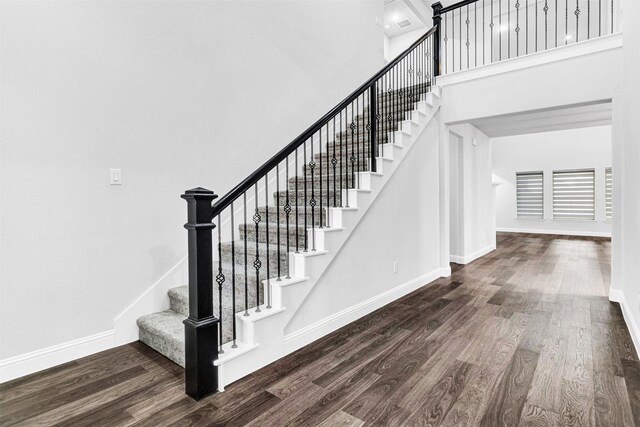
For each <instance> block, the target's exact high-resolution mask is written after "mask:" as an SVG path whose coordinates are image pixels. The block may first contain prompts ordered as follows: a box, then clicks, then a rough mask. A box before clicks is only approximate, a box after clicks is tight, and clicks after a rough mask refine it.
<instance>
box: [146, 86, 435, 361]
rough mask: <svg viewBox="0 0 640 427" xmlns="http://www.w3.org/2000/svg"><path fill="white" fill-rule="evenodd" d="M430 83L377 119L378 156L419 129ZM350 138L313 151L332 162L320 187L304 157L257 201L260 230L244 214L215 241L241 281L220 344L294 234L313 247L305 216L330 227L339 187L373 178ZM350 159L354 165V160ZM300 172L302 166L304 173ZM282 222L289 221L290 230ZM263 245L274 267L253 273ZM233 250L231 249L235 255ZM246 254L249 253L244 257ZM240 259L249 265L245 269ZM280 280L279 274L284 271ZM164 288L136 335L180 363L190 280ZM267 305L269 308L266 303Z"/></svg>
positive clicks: (387, 100)
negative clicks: (164, 306) (266, 198)
mask: <svg viewBox="0 0 640 427" xmlns="http://www.w3.org/2000/svg"><path fill="white" fill-rule="evenodd" d="M428 89H431V88H428V87H426V86H424V85H423V86H421V87H420V88H417V89H416V90H415V92H414V93H413V94H412V96H414V97H415V101H416V102H411V103H408V104H406V105H403V107H402V108H399V109H398V112H399V113H400V114H399V115H397V116H396V117H395V118H394V120H392V121H387V122H386V123H384V125H383V126H380V127H379V129H380V132H381V133H384V135H385V136H384V137H383V138H382V140H381V141H380V142H381V145H382V147H383V150H385V151H389V152H387V153H386V154H387V156H386V157H385V156H383V157H382V159H386V160H388V161H391V160H393V156H392V155H390V153H392V152H393V149H394V147H396V148H403V147H404V146H403V145H402V144H400V141H406V140H407V137H410V136H414V137H415V136H416V135H413V133H414V132H415V130H416V128H420V127H422V126H421V124H423V121H424V120H425V116H426V114H427V113H428V112H429V111H431V110H433V107H434V103H435V99H436V98H435V97H434V96H435V95H434V94H437V93H439V91H438V88H433V89H434V91H433V92H431V93H428V92H427V90H428ZM379 99H380V102H381V106H382V107H383V108H384V106H385V105H390V104H393V103H397V102H399V101H403V100H402V99H401V97H399V95H398V93H397V92H394V93H392V94H385V95H381V96H380V97H379ZM420 100H422V101H420ZM366 113H367V112H366V111H365V112H364V113H363V114H360V115H358V116H356V117H354V119H355V120H354V123H356V124H357V125H356V126H361V127H362V128H364V125H363V124H364V123H365V116H366ZM394 140H397V141H396V143H395V144H394V143H393V141H394ZM351 142H352V139H351V129H350V128H349V130H348V131H346V132H345V131H341V132H337V133H336V134H335V137H334V138H333V140H332V141H331V142H328V143H326V144H325V148H324V149H323V153H314V155H313V158H314V160H315V162H316V164H320V162H322V163H323V164H324V165H329V166H328V169H329V173H328V174H327V173H326V172H325V174H324V175H323V177H322V183H323V185H324V187H323V189H322V192H321V193H320V192H319V188H320V178H319V176H318V175H317V173H316V174H314V181H313V182H312V181H311V179H310V173H309V171H308V169H309V165H308V163H306V162H305V163H304V164H303V165H302V168H301V170H300V172H299V173H298V174H297V175H296V176H292V177H290V178H289V179H288V182H287V186H288V194H287V191H283V190H280V191H276V192H273V193H272V197H273V205H271V206H270V207H269V208H267V207H266V206H259V207H258V215H259V216H260V221H259V223H258V227H257V229H258V234H257V238H256V224H255V223H254V222H250V223H249V222H246V223H245V222H243V223H240V224H238V226H237V236H238V238H239V240H237V241H235V242H233V243H232V242H230V241H225V242H221V243H220V248H221V251H220V252H221V255H222V263H221V265H222V270H221V271H222V274H223V275H224V276H225V278H230V277H232V276H233V277H235V282H236V284H240V286H236V292H235V310H234V309H232V307H233V304H232V298H233V297H232V293H233V288H232V287H230V286H226V287H223V288H222V307H223V309H222V316H221V317H222V331H223V335H222V343H223V344H226V343H231V342H233V333H232V331H233V328H232V319H233V314H234V313H237V314H238V315H240V316H243V315H244V314H245V313H246V314H250V313H251V312H255V309H256V307H259V306H261V305H263V304H264V295H265V283H267V280H266V279H274V280H275V279H277V278H278V275H277V274H276V272H277V268H278V261H279V262H280V269H281V271H282V272H285V273H286V272H287V271H288V269H289V252H291V251H295V248H296V242H297V246H298V248H299V251H298V253H307V254H308V253H309V252H310V251H311V252H317V251H318V248H317V246H318V242H317V241H316V249H315V250H314V249H313V248H312V247H311V246H312V243H310V242H308V241H307V246H308V247H309V248H308V249H307V250H306V251H305V250H304V249H303V248H304V247H305V232H304V231H305V228H304V224H307V225H308V227H312V228H313V230H321V229H324V231H325V232H326V231H329V230H331V229H332V228H328V225H329V224H328V221H327V220H328V216H329V215H330V211H329V209H330V208H340V206H341V205H342V204H343V202H344V204H346V199H347V195H346V193H345V194H343V190H349V189H351V190H354V189H356V188H357V186H358V180H360V187H361V190H360V191H367V190H366V189H364V188H363V187H364V185H363V181H365V179H367V180H369V179H371V177H369V176H367V177H366V178H365V176H358V175H359V174H360V173H364V171H367V170H368V167H369V166H368V163H367V162H366V161H363V160H362V157H363V156H364V158H365V159H368V158H369V157H370V151H369V149H367V148H365V147H360V150H357V152H356V155H358V154H359V156H360V159H359V160H360V163H361V164H360V165H359V167H358V164H357V163H358V161H354V162H352V161H351V160H352V159H350V154H351V152H350V151H349V150H350V149H351ZM354 142H355V139H354ZM334 158H335V159H336V160H337V162H336V161H333V162H332V160H333V159H334ZM382 159H381V160H382ZM340 163H342V171H343V173H342V174H340V173H339V170H340V166H341V165H340ZM351 163H353V168H352V167H351ZM382 163H384V160H382ZM334 164H335V170H337V171H338V172H337V173H334V167H333V166H334ZM316 167H317V166H316ZM347 169H348V171H347ZM305 172H307V173H306V177H305ZM354 172H355V173H354ZM327 186H328V187H327ZM305 188H306V190H307V194H306V198H307V199H309V198H310V197H311V193H312V190H313V192H314V196H315V197H316V198H317V199H319V198H320V196H321V195H322V198H323V200H324V201H325V203H326V205H325V206H326V207H324V208H322V209H320V208H319V207H315V208H313V209H311V208H309V207H308V206H307V208H306V209H305V206H306V205H301V204H300V203H302V202H303V201H304V200H305V195H304V191H305ZM356 191H357V190H356ZM287 198H288V200H289V201H290V202H295V201H297V202H298V203H299V204H298V205H295V204H294V205H293V206H291V205H290V209H291V210H290V213H289V215H287V214H286V209H287V208H286V207H285V206H286V201H287ZM354 202H355V200H354V201H353V202H352V203H351V204H352V205H354ZM343 209H348V208H343ZM267 213H268V215H267ZM251 216H253V215H251ZM267 219H268V223H269V233H268V235H267V232H266V230H267ZM278 219H279V221H278ZM287 219H288V221H287ZM312 221H313V223H312ZM287 222H288V227H289V230H288V232H287ZM320 227H322V228H320ZM277 228H280V234H281V239H280V245H279V250H278V245H277V244H276V243H275V242H276V241H277ZM245 236H246V238H247V242H250V243H248V244H246V245H245V244H244V238H245ZM282 236H288V237H289V238H288V242H287V239H286V238H284V237H282ZM267 237H268V238H267ZM309 239H310V237H309V235H307V240H309ZM252 243H253V244H252ZM287 243H288V244H289V246H287ZM267 249H268V250H269V253H270V254H272V255H271V256H270V257H269V258H268V259H269V264H270V265H269V267H270V268H269V271H270V272H271V273H272V274H270V275H269V277H267V276H266V269H265V268H263V269H261V270H260V271H259V274H258V276H257V277H256V274H255V270H254V268H253V266H252V262H253V260H255V259H256V252H257V253H258V255H259V258H260V259H262V260H264V259H267V256H266V254H267ZM232 254H233V255H234V256H233V257H232ZM273 254H279V257H275V256H273ZM245 256H246V258H245ZM232 258H233V259H232ZM245 259H246V260H247V263H246V264H245ZM234 264H235V271H233V269H232V267H233V266H234ZM245 265H247V273H246V275H245ZM215 273H216V274H218V271H217V270H216V271H215ZM252 273H253V274H252ZM283 276H284V279H286V276H287V274H284V275H283ZM289 277H291V279H287V280H294V281H295V280H300V279H301V278H302V277H296V276H291V275H289ZM280 281H282V279H281V280H280ZM245 283H246V284H247V286H246V287H245V286H244V284H245ZM245 290H246V291H247V292H246V296H247V299H246V302H247V303H248V304H246V305H245ZM168 296H169V301H170V309H169V310H165V311H161V312H157V313H152V314H148V315H145V316H142V317H140V318H139V319H138V321H137V323H138V327H139V330H140V335H139V336H140V341H142V342H143V343H145V344H146V345H148V346H149V347H151V348H153V349H155V350H156V351H158V352H159V353H161V354H163V355H164V356H166V357H167V358H169V359H171V360H172V361H174V362H175V363H177V364H179V365H180V366H183V367H184V366H185V350H184V349H185V340H184V325H183V323H182V322H183V321H184V320H185V319H186V318H187V316H188V314H189V292H188V287H187V286H186V285H185V286H179V287H176V288H173V289H170V290H169V292H168ZM213 305H214V313H218V312H219V311H220V304H219V301H218V299H217V298H214V301H213ZM264 310H269V309H267V308H264ZM243 317H247V316H243ZM245 344H246V343H244V342H241V343H238V341H237V340H236V345H239V346H240V347H244V346H245ZM223 354H224V353H223Z"/></svg>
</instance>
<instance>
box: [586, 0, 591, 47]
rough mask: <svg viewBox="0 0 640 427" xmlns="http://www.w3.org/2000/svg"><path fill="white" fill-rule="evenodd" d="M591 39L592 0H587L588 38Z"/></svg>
mask: <svg viewBox="0 0 640 427" xmlns="http://www.w3.org/2000/svg"><path fill="white" fill-rule="evenodd" d="M589 39H591V0H587V40H589Z"/></svg>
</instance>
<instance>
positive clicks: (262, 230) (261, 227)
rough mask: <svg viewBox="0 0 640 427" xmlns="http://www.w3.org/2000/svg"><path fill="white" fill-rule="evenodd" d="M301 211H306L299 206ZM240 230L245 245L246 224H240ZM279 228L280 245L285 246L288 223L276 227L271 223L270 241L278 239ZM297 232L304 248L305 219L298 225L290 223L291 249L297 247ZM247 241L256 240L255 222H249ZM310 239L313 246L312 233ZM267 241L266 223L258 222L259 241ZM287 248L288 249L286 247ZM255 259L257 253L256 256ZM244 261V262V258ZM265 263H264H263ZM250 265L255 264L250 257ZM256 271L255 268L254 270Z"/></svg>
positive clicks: (309, 223) (299, 244)
mask: <svg viewBox="0 0 640 427" xmlns="http://www.w3.org/2000/svg"><path fill="white" fill-rule="evenodd" d="M299 211H302V212H303V211H304V208H303V207H302V208H300V207H299ZM292 212H295V208H293V209H292ZM307 227H308V228H311V227H312V225H311V216H309V219H308V220H307ZM238 228H239V230H240V240H241V241H242V243H243V245H244V240H243V239H244V236H245V231H244V224H240V225H239V226H238ZM278 228H279V229H280V246H285V247H286V244H287V226H286V224H281V225H280V226H279V227H275V224H273V225H270V226H269V242H270V243H272V242H275V241H276V239H277V233H278ZM296 232H297V233H298V234H297V238H298V248H304V242H305V227H304V219H303V220H302V221H300V222H299V223H298V226H297V227H296V226H295V224H290V225H289V235H288V236H289V247H290V250H292V251H293V250H295V248H296ZM246 234H247V243H248V242H253V243H254V244H255V241H256V227H255V224H253V223H252V224H247V233H246ZM308 239H309V242H308V244H309V246H311V242H310V240H311V235H310V234H309V235H308ZM266 241H267V232H266V223H263V222H262V223H258V242H260V243H265V242H266ZM285 250H286V249H285ZM253 259H255V255H254V258H253ZM243 262H244V258H243ZM263 264H264V263H263ZM249 265H250V266H252V265H253V260H252V259H249ZM264 268H265V267H264V265H263V267H262V269H264ZM254 271H255V270H254Z"/></svg>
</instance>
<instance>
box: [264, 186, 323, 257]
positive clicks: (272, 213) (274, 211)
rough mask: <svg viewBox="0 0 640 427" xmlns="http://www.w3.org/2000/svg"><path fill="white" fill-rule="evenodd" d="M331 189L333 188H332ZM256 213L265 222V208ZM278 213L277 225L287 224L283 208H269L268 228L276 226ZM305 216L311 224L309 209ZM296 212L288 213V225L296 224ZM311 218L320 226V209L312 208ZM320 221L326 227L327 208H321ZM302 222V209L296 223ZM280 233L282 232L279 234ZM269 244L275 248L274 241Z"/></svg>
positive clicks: (293, 210) (308, 208) (309, 208)
mask: <svg viewBox="0 0 640 427" xmlns="http://www.w3.org/2000/svg"><path fill="white" fill-rule="evenodd" d="M289 185H290V187H292V188H291V189H293V188H294V187H295V186H293V185H292V184H289ZM298 188H303V187H302V184H299V187H298ZM332 188H333V187H332ZM323 204H324V200H323ZM258 212H259V213H260V216H261V217H262V221H265V222H266V220H267V213H266V208H265V207H264V206H261V207H259V208H258ZM278 213H279V214H280V221H279V223H280V224H281V225H283V226H284V227H286V223H287V213H286V212H285V211H284V207H283V206H280V207H277V208H276V207H275V206H269V216H268V218H269V227H271V226H272V224H276V222H277V220H278ZM307 214H308V218H307V221H308V222H309V223H310V222H311V207H307ZM295 215H296V212H295V208H293V209H292V210H291V212H289V224H295V223H296V216H295ZM313 217H314V219H315V224H314V225H316V226H318V225H320V207H319V206H316V207H315V208H314V214H313ZM322 219H323V223H324V224H323V225H326V221H327V208H326V207H323V208H322ZM301 222H304V209H303V210H302V211H298V223H301ZM281 233H282V232H281ZM282 236H284V235H283V234H281V238H282ZM269 242H270V243H272V244H274V247H276V248H277V246H275V243H276V241H273V242H272V241H269Z"/></svg>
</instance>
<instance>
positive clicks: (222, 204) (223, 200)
mask: <svg viewBox="0 0 640 427" xmlns="http://www.w3.org/2000/svg"><path fill="white" fill-rule="evenodd" d="M435 32H436V27H432V28H431V29H430V30H429V31H427V32H426V33H425V34H424V35H423V36H422V37H420V38H419V39H418V40H416V41H415V42H414V43H413V44H412V45H411V46H409V47H408V48H407V49H405V50H404V51H403V52H402V53H401V54H400V55H398V56H397V57H396V58H395V59H394V60H393V61H391V62H389V63H388V64H387V65H386V66H385V67H384V68H382V69H381V70H380V71H378V72H377V73H376V74H375V75H374V76H373V77H371V78H370V79H369V80H367V81H366V82H365V83H364V84H363V85H362V86H360V87H359V88H358V89H356V90H355V91H354V92H353V93H351V95H349V96H347V97H346V98H345V99H344V100H343V101H342V102H340V103H339V104H338V105H336V106H335V107H334V108H332V109H331V111H329V112H328V113H327V114H325V115H324V116H322V118H320V120H318V121H316V122H315V123H314V124H312V125H311V126H310V127H309V128H308V129H307V130H305V131H304V132H302V134H300V136H298V137H297V138H296V139H294V140H293V141H291V142H290V143H289V144H287V145H286V146H285V147H284V148H283V149H282V150H280V151H279V152H278V153H277V154H276V155H275V156H273V157H272V158H270V159H269V160H268V161H267V162H266V163H264V164H263V165H262V166H260V167H259V168H258V169H256V170H255V171H254V172H253V173H252V174H251V175H249V176H248V177H247V178H245V179H244V180H243V181H242V182H240V184H238V185H236V186H235V187H234V188H233V189H232V190H231V191H229V192H228V193H227V194H225V195H224V196H222V197H220V199H219V200H218V202H216V203H215V204H214V205H213V207H212V209H211V218H212V219H213V218H214V217H215V216H216V215H218V214H220V213H221V212H222V211H223V210H224V209H225V208H227V207H228V206H229V205H230V204H231V202H233V201H234V200H236V199H237V198H238V197H240V195H241V194H242V193H244V192H245V191H247V190H248V189H250V188H251V186H252V185H255V183H256V182H258V181H259V180H260V179H262V178H263V177H264V176H265V175H266V174H267V173H268V172H269V171H270V170H271V169H273V168H275V167H276V165H277V164H279V163H280V162H281V161H283V160H284V159H286V158H287V156H288V155H290V154H291V153H293V152H294V151H295V149H296V148H298V147H300V146H301V145H302V144H303V143H304V141H306V140H308V139H309V138H311V137H312V136H313V135H314V134H315V133H316V132H318V131H319V130H320V129H321V128H322V126H324V125H325V124H327V122H328V121H329V120H330V119H331V118H333V117H334V116H335V115H336V114H338V113H339V112H341V111H342V110H343V109H345V108H346V107H347V106H349V104H351V103H352V102H353V101H354V100H355V99H356V98H358V96H360V95H362V94H363V93H364V92H365V91H366V90H367V89H369V87H371V86H372V85H373V84H374V83H375V82H376V81H377V80H378V79H379V78H380V77H382V76H384V75H385V74H386V73H387V72H388V71H389V70H391V69H392V68H393V67H394V66H395V65H397V64H398V63H399V62H400V61H401V60H402V59H403V58H405V57H406V56H407V55H408V54H409V53H411V51H413V49H415V48H416V47H417V46H418V45H420V43H422V42H424V41H425V40H426V39H427V38H428V37H429V36H431V35H432V34H434V33H435Z"/></svg>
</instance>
